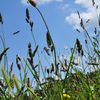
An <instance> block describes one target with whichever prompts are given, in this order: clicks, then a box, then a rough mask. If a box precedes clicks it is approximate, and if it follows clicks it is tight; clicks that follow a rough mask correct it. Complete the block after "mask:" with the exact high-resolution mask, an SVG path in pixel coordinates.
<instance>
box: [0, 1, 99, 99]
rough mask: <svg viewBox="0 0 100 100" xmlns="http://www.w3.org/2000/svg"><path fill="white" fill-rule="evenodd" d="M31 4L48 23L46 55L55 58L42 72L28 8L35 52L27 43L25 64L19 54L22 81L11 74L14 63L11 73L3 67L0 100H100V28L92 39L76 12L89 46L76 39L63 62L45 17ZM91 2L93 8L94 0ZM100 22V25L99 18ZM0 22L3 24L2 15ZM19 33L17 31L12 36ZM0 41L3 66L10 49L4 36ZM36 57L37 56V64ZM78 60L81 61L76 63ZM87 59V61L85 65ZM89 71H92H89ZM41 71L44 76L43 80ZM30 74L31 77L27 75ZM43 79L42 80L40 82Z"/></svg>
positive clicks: (28, 21) (34, 4)
mask: <svg viewBox="0 0 100 100" xmlns="http://www.w3.org/2000/svg"><path fill="white" fill-rule="evenodd" d="M28 1H29V3H30V4H31V5H32V6H33V7H34V8H35V9H36V10H37V11H38V13H39V14H40V16H41V18H42V20H43V22H44V24H45V27H46V29H47V33H46V42H47V46H48V48H47V47H46V46H45V47H44V50H45V51H46V53H47V56H49V57H51V58H54V62H50V61H49V63H50V64H49V68H46V69H45V71H44V70H43V65H42V64H41V59H40V55H39V52H38V50H39V45H37V43H36V40H35V37H34V34H33V21H32V20H31V19H30V14H29V9H28V8H26V22H27V24H28V25H29V26H30V31H31V33H32V37H33V40H34V43H35V49H34V50H33V51H32V46H31V43H29V44H28V53H27V54H28V55H27V57H26V58H25V59H24V61H23V60H22V59H21V58H20V57H19V56H18V55H16V65H17V67H18V71H19V75H20V79H19V77H17V75H15V74H13V73H12V68H13V63H12V64H11V66H10V70H9V73H8V72H6V67H5V66H4V67H2V69H1V72H2V76H3V78H0V100H100V50H99V49H100V48H99V45H100V43H99V42H100V40H99V39H98V37H99V36H100V32H99V31H100V29H97V28H96V27H95V29H94V34H95V35H94V36H93V37H91V36H90V35H89V32H88V30H87V29H86V27H85V26H84V21H83V19H82V18H81V16H80V13H79V12H78V11H77V13H78V16H79V19H81V20H80V26H81V28H82V29H83V31H84V34H85V35H86V36H87V38H88V39H87V38H84V41H85V45H86V47H84V46H83V45H82V43H81V42H80V40H79V39H76V41H75V44H74V47H73V48H71V53H70V54H69V55H68V56H70V57H69V58H68V59H65V58H64V59H60V57H59V56H57V55H56V54H57V52H56V48H55V45H54V42H53V40H52V37H51V34H50V31H49V28H48V25H47V23H46V21H45V19H44V16H43V14H42V13H41V11H40V10H39V9H38V7H37V5H36V3H35V2H34V1H32V0H28ZM92 2H93V6H94V5H95V2H94V0H92ZM98 21H99V22H98V24H99V25H100V18H99V19H98ZM0 23H1V24H3V20H2V15H1V13H0ZM77 31H78V32H80V33H81V31H80V30H78V29H77ZM19 32H20V31H17V32H14V34H13V35H15V34H17V33H19ZM0 39H1V40H2V44H3V46H4V50H3V52H1V53H0V64H1V65H2V63H1V60H2V61H3V59H2V58H3V57H5V54H6V53H7V50H8V49H9V48H6V47H5V41H4V40H3V39H4V38H3V37H2V36H1V35H0ZM36 54H37V55H38V64H36V63H34V59H35V56H36ZM6 57H7V56H6ZM83 57H84V58H83ZM76 59H79V60H78V61H77V62H75V60H76ZM46 60H47V59H46ZM67 60H68V61H67ZM84 60H85V61H87V62H86V63H85V61H84ZM4 61H5V60H4ZM23 63H24V64H23ZM4 65H5V63H4ZM40 66H41V70H40ZM79 67H81V68H82V70H80V69H79ZM86 68H88V70H89V72H86V71H87V70H86ZM91 68H92V71H91ZM40 71H41V72H42V73H43V75H44V76H43V77H42V76H41V74H40ZM22 72H23V73H22ZM28 73H29V74H31V75H30V76H28ZM44 73H45V74H44ZM63 73H64V75H63ZM42 78H43V81H41V79H42Z"/></svg>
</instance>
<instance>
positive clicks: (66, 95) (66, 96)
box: [63, 93, 71, 99]
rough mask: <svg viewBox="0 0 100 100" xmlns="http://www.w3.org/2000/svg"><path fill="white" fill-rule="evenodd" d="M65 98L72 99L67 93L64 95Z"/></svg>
mask: <svg viewBox="0 0 100 100" xmlns="http://www.w3.org/2000/svg"><path fill="white" fill-rule="evenodd" d="M63 97H64V98H68V99H70V98H71V96H70V95H69V94H66V93H63Z"/></svg>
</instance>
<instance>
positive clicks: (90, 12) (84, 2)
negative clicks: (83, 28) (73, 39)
mask: <svg viewBox="0 0 100 100" xmlns="http://www.w3.org/2000/svg"><path fill="white" fill-rule="evenodd" d="M74 3H75V4H76V5H79V6H80V7H81V6H82V7H84V8H85V9H86V11H83V12H81V13H80V16H81V17H82V18H83V20H84V21H87V20H88V19H90V22H89V24H87V26H91V25H92V24H93V23H96V21H97V15H98V14H99V13H100V7H99V8H98V10H97V12H98V13H97V12H96V10H95V8H94V7H93V5H92V0H75V2H74ZM97 4H98V6H99V4H100V0H95V5H97ZM65 20H66V21H67V22H68V23H69V24H71V25H73V27H74V28H80V25H79V24H80V20H79V17H78V14H77V13H76V12H75V13H71V14H70V15H69V16H66V18H65Z"/></svg>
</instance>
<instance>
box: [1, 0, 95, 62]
mask: <svg viewBox="0 0 100 100" xmlns="http://www.w3.org/2000/svg"><path fill="white" fill-rule="evenodd" d="M40 1H42V0H40ZM59 1H60V0H58V1H57V0H52V2H48V3H44V4H41V3H40V4H39V5H38V7H39V9H40V10H41V11H42V13H43V15H44V17H45V19H46V21H47V23H48V26H49V28H50V32H51V35H52V38H53V40H54V43H55V45H56V47H57V53H61V54H63V52H64V46H68V48H69V49H70V48H71V47H73V45H74V42H75V39H76V38H80V39H82V34H79V33H77V32H76V31H75V28H78V25H77V19H75V18H76V16H77V15H76V14H75V13H76V11H77V10H79V11H80V12H81V14H82V15H83V16H85V15H86V16H85V17H86V18H85V20H87V19H88V18H91V19H93V21H94V19H95V16H93V18H92V17H91V15H92V10H89V8H88V7H89V6H90V5H88V4H87V3H86V2H83V1H84V0H61V2H59ZM85 1H86V0H85ZM89 1H91V0H89ZM27 7H28V8H29V10H30V15H31V19H32V20H33V22H34V29H33V32H34V35H35V38H36V41H37V43H38V44H39V49H40V51H42V49H43V47H44V46H47V45H46V29H45V26H44V23H43V21H42V20H41V18H40V16H39V14H38V13H37V11H36V10H35V9H33V8H32V7H31V6H29V5H25V4H23V3H22V1H21V0H0V12H1V14H2V16H3V20H4V24H3V32H4V33H5V38H6V43H7V46H8V47H10V49H9V51H8V54H9V55H8V57H9V62H15V57H16V54H19V55H20V56H22V57H26V54H27V45H28V43H29V42H31V43H33V40H32V37H31V33H30V30H29V27H28V25H27V23H26V21H25V10H26V8H27ZM88 10H89V11H88ZM74 15H75V16H74ZM18 30H20V33H19V34H17V35H16V36H13V35H12V33H13V32H15V31H18ZM0 34H1V29H0ZM0 47H1V46H0ZM33 48H34V44H33Z"/></svg>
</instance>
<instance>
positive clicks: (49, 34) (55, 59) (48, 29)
mask: <svg viewBox="0 0 100 100" xmlns="http://www.w3.org/2000/svg"><path fill="white" fill-rule="evenodd" d="M35 8H36V10H37V11H38V12H39V14H40V16H41V18H42V20H43V22H44V24H45V27H46V29H47V32H48V33H49V35H50V31H49V28H48V25H47V23H46V21H45V18H44V16H43V14H42V13H41V11H40V10H39V9H38V7H35ZM50 36H51V35H50ZM52 43H53V46H54V58H55V68H56V72H57V59H56V49H55V45H54V42H53V40H52Z"/></svg>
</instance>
